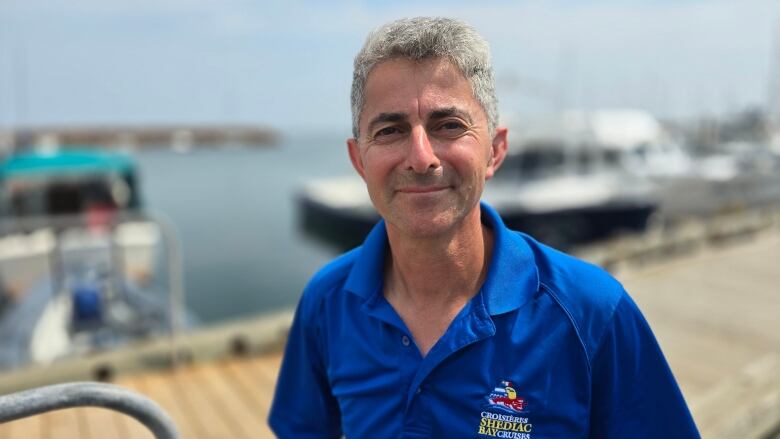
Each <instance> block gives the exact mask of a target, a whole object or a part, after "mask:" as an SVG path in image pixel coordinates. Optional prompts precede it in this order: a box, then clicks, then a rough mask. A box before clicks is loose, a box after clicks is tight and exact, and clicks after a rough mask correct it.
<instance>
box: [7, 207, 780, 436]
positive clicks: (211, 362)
mask: <svg viewBox="0 0 780 439" xmlns="http://www.w3.org/2000/svg"><path fill="white" fill-rule="evenodd" d="M580 255H581V256H582V257H585V258H587V259H590V260H592V261H594V262H599V263H601V264H603V265H607V266H609V267H610V268H611V269H612V270H613V271H614V273H615V275H616V276H617V277H618V279H619V280H621V282H623V284H624V285H625V286H626V289H627V290H628V291H629V292H630V293H631V295H632V297H633V298H634V299H635V301H636V302H637V303H638V304H639V306H640V308H641V309H642V310H643V312H644V314H645V316H646V318H647V319H648V321H649V322H650V324H651V326H652V327H653V328H654V331H655V334H656V337H657V338H658V340H659V343H660V344H661V347H662V349H663V350H664V352H665V354H666V356H667V359H668V361H669V363H670V365H671V367H672V370H673V372H674V373H675V376H676V377H677V379H678V382H679V383H680V385H681V388H682V391H683V393H684V395H685V397H686V400H687V402H688V404H689V406H690V408H691V410H692V412H693V415H694V418H695V419H696V421H697V424H698V426H699V429H700V430H701V433H702V436H703V437H705V438H718V437H740V438H767V437H769V438H772V437H778V435H779V434H780V377H779V376H778V375H777V373H776V372H777V370H778V368H779V367H780V330H779V329H780V323H778V320H777V309H779V308H780V294H778V287H777V282H776V270H777V260H780V212H778V211H769V212H763V213H761V214H755V213H743V214H740V215H731V216H729V217H724V218H719V219H718V220H717V221H712V222H710V223H706V224H698V225H691V226H688V227H684V228H680V229H678V230H676V231H666V233H665V234H664V235H663V236H660V235H659V236H649V235H644V236H636V237H633V238H622V239H620V240H614V241H612V242H610V243H608V244H604V245H601V246H600V247H595V246H594V247H591V248H588V249H583V250H582V251H581V253H580ZM290 318H291V314H289V313H279V314H276V315H273V316H265V317H261V318H253V319H246V320H243V321H238V322H233V323H230V324H225V325H220V326H216V327H213V328H208V329H202V330H197V331H193V332H191V333H188V334H185V335H183V336H182V337H181V338H180V339H178V340H174V341H173V342H171V341H165V342H164V341H160V340H158V341H156V342H154V343H152V344H151V345H147V346H135V347H131V348H127V349H125V350H124V351H117V352H110V353H103V354H98V355H95V356H91V357H86V358H82V359H74V360H72V361H71V362H70V363H62V364H58V366H57V367H56V368H31V369H27V370H24V371H17V372H12V373H9V374H6V375H4V376H2V377H0V393H8V392H11V391H14V390H19V389H21V388H29V387H31V386H32V385H33V383H35V384H36V385H41V384H45V383H50V382H57V381H63V380H83V379H89V378H94V376H95V373H96V372H99V371H103V373H104V375H103V376H104V377H106V376H110V377H114V382H116V383H118V384H119V385H121V386H124V387H127V388H129V389H132V390H135V391H138V392H141V393H143V394H145V395H147V396H149V397H150V398H152V399H154V400H156V401H157V402H158V403H159V404H160V405H161V406H162V407H163V408H164V409H165V410H166V411H168V413H169V414H170V415H171V416H172V418H173V419H174V421H175V423H176V424H177V426H178V427H179V429H180V432H181V434H182V435H183V437H187V438H226V437H230V438H259V437H273V436H272V435H271V433H270V431H269V430H268V428H267V426H266V425H265V418H266V416H267V412H268V409H269V404H270V401H271V398H272V394H273V388H274V382H275V377H276V374H277V373H278V367H279V364H280V361H281V346H282V344H283V341H284V334H285V328H286V326H287V325H288V324H289V320H290ZM171 343H174V347H173V348H172V345H171ZM171 349H174V350H175V351H176V352H178V353H179V355H180V357H181V359H180V360H179V363H178V365H177V366H175V367H173V368H171V367H170V363H168V362H166V361H164V358H166V355H168V353H170V350H171ZM185 360H186V361H185ZM107 370H108V371H110V372H109V373H106V371H107ZM30 437H40V438H52V439H54V438H67V437H82V438H97V437H100V438H117V439H136V438H151V435H150V433H148V432H146V431H144V430H143V428H142V427H141V426H140V424H137V423H136V422H135V421H132V420H130V419H129V418H125V417H123V416H122V415H116V414H112V413H110V412H108V411H106V410H103V409H95V408H78V409H68V410H63V411H58V412H52V413H48V414H44V415H40V416H36V417H34V418H28V419H25V420H19V421H14V422H10V423H7V424H3V425H0V438H3V439H16V438H30Z"/></svg>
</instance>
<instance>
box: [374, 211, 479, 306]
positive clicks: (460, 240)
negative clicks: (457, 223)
mask: <svg viewBox="0 0 780 439" xmlns="http://www.w3.org/2000/svg"><path fill="white" fill-rule="evenodd" d="M387 232H388V239H389V241H390V249H391V255H390V257H389V258H388V265H387V269H386V272H385V274H386V276H385V296H386V297H387V298H388V300H390V301H391V303H401V302H402V303H405V304H407V305H415V307H419V308H422V309H435V308H439V307H442V306H447V305H450V306H452V305H455V306H457V307H458V309H459V308H460V307H462V305H463V304H465V302H466V301H468V300H469V299H470V298H471V297H473V296H474V295H475V294H476V293H477V291H478V290H479V288H480V286H481V284H482V282H483V281H484V278H485V274H486V272H487V266H488V263H489V260H490V254H491V252H492V243H493V237H492V234H491V232H490V230H489V229H488V228H486V227H484V226H483V225H482V223H481V221H480V209H479V207H476V208H475V209H474V211H473V212H472V213H471V214H469V216H467V217H466V218H464V222H463V223H462V224H461V227H459V228H458V229H457V230H455V231H454V232H453V233H450V234H446V235H443V236H436V237H430V238H425V239H419V238H412V237H408V236H404V235H402V234H401V233H399V232H398V231H397V229H395V228H393V227H392V226H391V225H388V227H387Z"/></svg>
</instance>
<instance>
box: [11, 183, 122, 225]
mask: <svg viewBox="0 0 780 439" xmlns="http://www.w3.org/2000/svg"><path fill="white" fill-rule="evenodd" d="M4 197H5V198H6V199H7V200H8V201H9V206H8V208H9V210H10V212H9V213H10V214H11V215H12V216H20V217H23V216H45V215H72V214H80V213H84V212H85V211H86V210H87V209H89V208H93V207H100V208H104V209H105V208H107V209H116V208H117V207H118V206H117V203H116V200H115V199H114V195H113V194H112V191H111V185H110V182H108V181H106V180H105V179H102V178H90V179H83V180H81V179H74V180H60V181H14V182H11V184H8V185H6V193H5V194H4Z"/></svg>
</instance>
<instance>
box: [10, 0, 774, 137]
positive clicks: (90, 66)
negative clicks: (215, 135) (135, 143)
mask: <svg viewBox="0 0 780 439" xmlns="http://www.w3.org/2000/svg"><path fill="white" fill-rule="evenodd" d="M418 15H427V16H449V17H455V18H459V19H462V20H464V21H466V22H468V23H469V24H471V25H473V26H474V27H475V28H476V29H477V30H478V31H479V32H480V33H481V34H482V35H483V36H484V37H485V38H486V39H487V40H488V42H489V44H490V46H491V50H492V55H493V63H494V68H495V73H496V80H497V91H498V96H499V101H500V104H499V108H500V110H501V113H502V116H503V117H505V118H510V117H512V116H513V115H517V114H521V115H522V114H530V113H548V112H554V111H559V110H563V109H572V108H577V109H597V108H638V109H644V110H647V111H650V112H652V113H653V114H655V115H657V116H659V117H665V118H683V117H685V118H687V117H695V116H701V115H722V114H726V113H728V112H732V111H736V110H738V109H741V108H745V107H748V106H754V105H764V104H765V103H766V102H767V100H768V95H769V90H770V86H769V84H770V82H771V81H770V75H771V71H772V70H773V69H774V72H775V75H780V54H777V55H775V56H774V57H775V58H777V61H775V63H774V64H776V65H775V66H774V67H773V62H772V61H771V60H772V58H773V56H772V53H773V52H780V36H775V35H780V1H776V0H740V1H733V0H710V1H705V0H677V1H672V0H652V1H651V0H633V1H629V0H603V1H597V0H544V1H542V0H539V1H508V0H504V1H501V0H496V1H479V2H475V1H458V0H450V1H440V0H433V1H428V2H421V1H410V0H394V1H380V0H363V1H331V2H320V1H314V0H290V1H281V0H280V1H267V2H264V1H257V0H254V1H250V0H219V1H217V0H189V1H186V0H135V1H130V0H126V1H111V0H0V127H12V126H20V125H21V126H41V125H57V126H61V125H100V124H130V125H139V124H200V123H236V124H252V125H263V126H269V127H273V128H276V129H279V130H281V131H282V132H287V133H290V132H294V133H297V132H303V133H316V132H319V131H322V130H327V131H343V132H345V133H347V132H348V131H349V123H350V115H349V87H350V81H351V75H352V73H351V70H352V60H353V57H354V55H355V53H356V52H357V51H358V50H359V48H360V46H361V45H362V43H363V39H364V38H365V35H366V34H367V33H368V32H369V31H370V30H371V29H373V28H375V27H376V26H379V25H381V24H382V23H385V22H387V21H390V20H392V19H396V18H400V17H408V16H418ZM774 40H777V41H774ZM777 82H780V81H777ZM778 87H780V85H779V86H778Z"/></svg>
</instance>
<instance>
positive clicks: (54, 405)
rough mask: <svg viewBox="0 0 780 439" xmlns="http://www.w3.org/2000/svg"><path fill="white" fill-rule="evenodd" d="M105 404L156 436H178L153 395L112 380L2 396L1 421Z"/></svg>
mask: <svg viewBox="0 0 780 439" xmlns="http://www.w3.org/2000/svg"><path fill="white" fill-rule="evenodd" d="M82 406H90V407H103V408H107V409H111V410H114V411H118V412H121V413H124V414H126V415H129V416H132V417H133V418H135V419H137V420H138V421H139V422H141V423H142V424H143V425H144V426H146V427H147V428H148V429H149V430H150V431H151V432H152V433H154V436H155V437H156V438H157V439H179V433H178V431H177V430H176V425H175V424H174V423H173V421H172V420H171V418H170V417H169V416H168V415H167V414H166V413H165V411H163V409H162V408H160V406H159V405H157V403H155V402H154V401H152V400H151V399H149V398H147V397H145V396H143V395H141V394H139V393H136V392H132V391H130V390H128V389H125V388H123V387H119V386H116V385H113V384H106V383H95V382H75V383H66V384H55V385H53V386H45V387H38V388H35V389H30V390H24V391H21V392H17V393H11V394H9V395H3V396H0V423H3V422H9V421H14V420H17V419H21V418H26V417H29V416H34V415H38V414H41V413H45V412H48V411H52V410H58V409H65V408H71V407H82Z"/></svg>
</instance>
